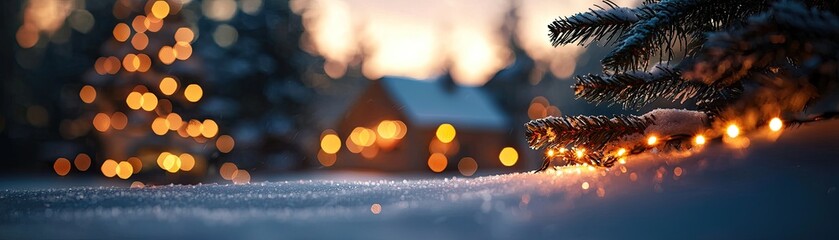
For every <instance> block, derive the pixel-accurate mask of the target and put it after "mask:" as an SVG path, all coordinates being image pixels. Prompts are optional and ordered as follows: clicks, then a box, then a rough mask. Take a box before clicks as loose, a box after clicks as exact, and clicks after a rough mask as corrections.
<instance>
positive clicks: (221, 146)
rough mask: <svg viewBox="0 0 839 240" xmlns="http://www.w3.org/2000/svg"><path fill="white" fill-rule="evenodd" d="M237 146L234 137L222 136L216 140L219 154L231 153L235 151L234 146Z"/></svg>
mask: <svg viewBox="0 0 839 240" xmlns="http://www.w3.org/2000/svg"><path fill="white" fill-rule="evenodd" d="M235 145H236V142H235V141H234V140H233V137H231V136H229V135H221V136H219V137H218V139H216V148H218V150H219V152H222V153H229V152H230V151H232V150H233V146H235Z"/></svg>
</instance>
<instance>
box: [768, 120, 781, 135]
mask: <svg viewBox="0 0 839 240" xmlns="http://www.w3.org/2000/svg"><path fill="white" fill-rule="evenodd" d="M782 127H784V122H783V121H781V119H780V118H772V120H769V130H772V131H773V132H777V131H780V130H781V128H782Z"/></svg>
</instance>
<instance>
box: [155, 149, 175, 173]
mask: <svg viewBox="0 0 839 240" xmlns="http://www.w3.org/2000/svg"><path fill="white" fill-rule="evenodd" d="M169 155H172V154H171V153H169V152H162V153H160V155H158V156H157V166H158V167H160V168H161V169H163V170H166V167H164V166H163V161H164V160H165V159H166V157H168V156H169Z"/></svg>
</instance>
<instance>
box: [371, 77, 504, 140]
mask: <svg viewBox="0 0 839 240" xmlns="http://www.w3.org/2000/svg"><path fill="white" fill-rule="evenodd" d="M379 81H380V82H381V84H382V86H383V88H384V90H385V91H386V92H387V94H389V95H390V96H391V98H392V99H393V101H394V102H396V104H398V105H400V106H399V107H398V108H399V109H400V111H402V112H403V113H404V114H405V116H406V117H407V118H409V121H411V122H412V123H413V124H416V125H420V126H426V127H436V126H438V125H439V124H442V123H450V124H452V125H454V126H455V127H457V128H466V129H469V128H471V129H476V128H480V129H492V130H499V131H505V130H506V128H507V118H506V116H505V115H504V114H503V113H502V112H501V110H500V109H499V108H498V107H497V106H496V105H495V104H494V103H493V102H492V100H491V98H490V97H489V95H487V93H486V92H484V91H483V89H480V88H476V87H464V86H453V87H451V88H447V86H445V84H444V83H443V82H442V81H444V80H441V79H432V80H427V81H420V80H416V79H411V78H405V77H391V76H387V77H384V78H382V79H380V80H379Z"/></svg>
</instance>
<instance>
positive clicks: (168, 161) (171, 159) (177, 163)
mask: <svg viewBox="0 0 839 240" xmlns="http://www.w3.org/2000/svg"><path fill="white" fill-rule="evenodd" d="M163 169H164V170H166V171H167V172H170V173H176V172H178V170H180V169H181V158H179V157H178V156H176V155H174V154H169V155H166V157H165V158H163Z"/></svg>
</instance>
